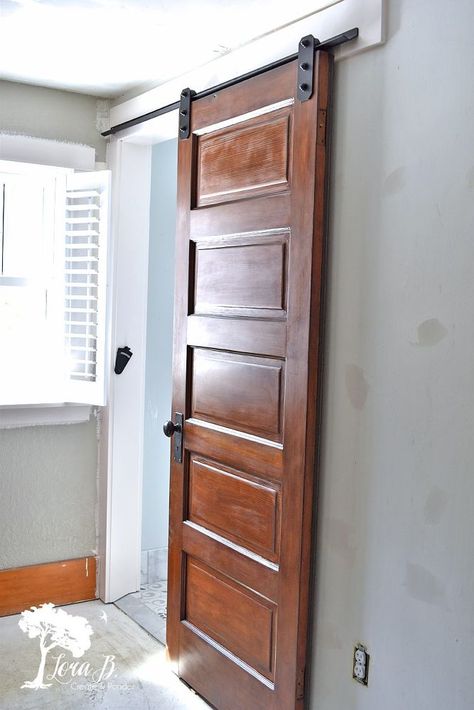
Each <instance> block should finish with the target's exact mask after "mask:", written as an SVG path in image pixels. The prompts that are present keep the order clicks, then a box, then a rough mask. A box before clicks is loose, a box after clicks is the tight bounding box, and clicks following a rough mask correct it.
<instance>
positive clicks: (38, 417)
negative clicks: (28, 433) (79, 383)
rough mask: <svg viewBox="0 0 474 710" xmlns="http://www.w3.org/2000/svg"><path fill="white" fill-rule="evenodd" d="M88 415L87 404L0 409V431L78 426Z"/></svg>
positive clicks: (89, 408) (41, 405)
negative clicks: (56, 425) (35, 427)
mask: <svg viewBox="0 0 474 710" xmlns="http://www.w3.org/2000/svg"><path fill="white" fill-rule="evenodd" d="M90 415H91V407H90V405H88V404H86V405H84V404H37V405H30V406H25V405H19V406H8V407H0V429H18V428H21V427H29V426H46V425H54V424H80V423H81V422H87V421H89V419H90Z"/></svg>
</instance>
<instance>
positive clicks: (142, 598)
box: [115, 580, 166, 644]
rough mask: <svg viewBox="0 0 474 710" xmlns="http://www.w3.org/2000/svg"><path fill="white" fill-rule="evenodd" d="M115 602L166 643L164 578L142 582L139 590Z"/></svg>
mask: <svg viewBox="0 0 474 710" xmlns="http://www.w3.org/2000/svg"><path fill="white" fill-rule="evenodd" d="M115 604H116V606H118V608H119V609H121V610H122V611H124V612H125V614H127V615H128V616H129V617H130V618H131V619H133V620H134V621H135V622H136V623H137V624H139V625H140V626H142V627H143V628H144V629H145V630H146V631H148V633H150V634H151V635H152V636H154V637H155V638H157V639H158V641H161V643H163V644H165V643H166V580H163V581H161V582H154V583H153V584H142V585H141V587H140V591H138V592H134V593H133V594H127V596H126V597H122V599H119V600H118V601H116V602H115Z"/></svg>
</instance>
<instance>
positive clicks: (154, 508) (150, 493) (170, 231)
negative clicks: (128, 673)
mask: <svg viewBox="0 0 474 710" xmlns="http://www.w3.org/2000/svg"><path fill="white" fill-rule="evenodd" d="M177 150H178V141H177V139H173V140H168V141H164V142H161V143H157V144H156V145H154V146H152V151H151V188H150V241H149V267H148V306H147V328H146V330H147V334H146V343H147V344H146V371H145V412H144V438H143V493H142V495H143V498H142V524H141V539H142V543H141V564H140V589H139V590H138V591H136V592H133V593H131V594H128V595H126V596H125V597H122V598H121V599H119V600H118V601H117V602H116V605H117V606H118V607H119V608H120V609H122V611H124V612H125V613H126V614H127V615H128V616H130V617H131V618H132V619H133V620H134V621H136V622H137V623H138V624H140V626H142V627H144V628H145V629H146V630H147V631H148V632H149V633H151V634H152V635H153V636H155V637H156V638H157V639H158V640H159V641H161V642H162V643H163V644H165V643H166V593H167V571H168V515H169V447H170V442H169V439H167V438H166V437H165V436H164V434H163V423H164V422H165V421H166V420H167V419H169V418H170V416H171V393H172V349H173V301H174V270H175V227H176V182H177Z"/></svg>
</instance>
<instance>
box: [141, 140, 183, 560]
mask: <svg viewBox="0 0 474 710" xmlns="http://www.w3.org/2000/svg"><path fill="white" fill-rule="evenodd" d="M177 148H178V143H177V141H176V140H171V141H166V142H165V143H159V144H158V145H156V146H154V147H153V156H152V176H151V208H150V253H149V267H148V268H149V270H148V325H147V353H146V382H145V434H144V436H145V439H144V471H143V521H142V549H143V550H150V549H153V548H156V547H165V546H166V545H167V543H168V490H169V487H168V480H169V440H168V439H166V438H165V436H164V435H163V431H162V426H163V422H164V421H165V420H166V419H169V417H170V414H171V370H172V337H173V296H174V239H175V220H176V161H177Z"/></svg>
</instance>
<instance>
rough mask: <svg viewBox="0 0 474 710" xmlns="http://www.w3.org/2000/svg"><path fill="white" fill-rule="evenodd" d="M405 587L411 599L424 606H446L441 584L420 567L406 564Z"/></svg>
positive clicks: (409, 563) (430, 573)
mask: <svg viewBox="0 0 474 710" xmlns="http://www.w3.org/2000/svg"><path fill="white" fill-rule="evenodd" d="M405 586H406V588H407V592H408V594H409V595H410V596H411V597H413V599H417V600H418V601H420V602H425V603H426V604H434V605H437V606H446V595H445V592H444V589H443V586H442V584H441V582H440V581H439V580H438V579H436V577H435V576H434V574H432V572H430V571H429V570H427V569H425V568H424V567H423V566H422V565H419V564H413V563H411V562H408V563H407V567H406V577H405Z"/></svg>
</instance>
